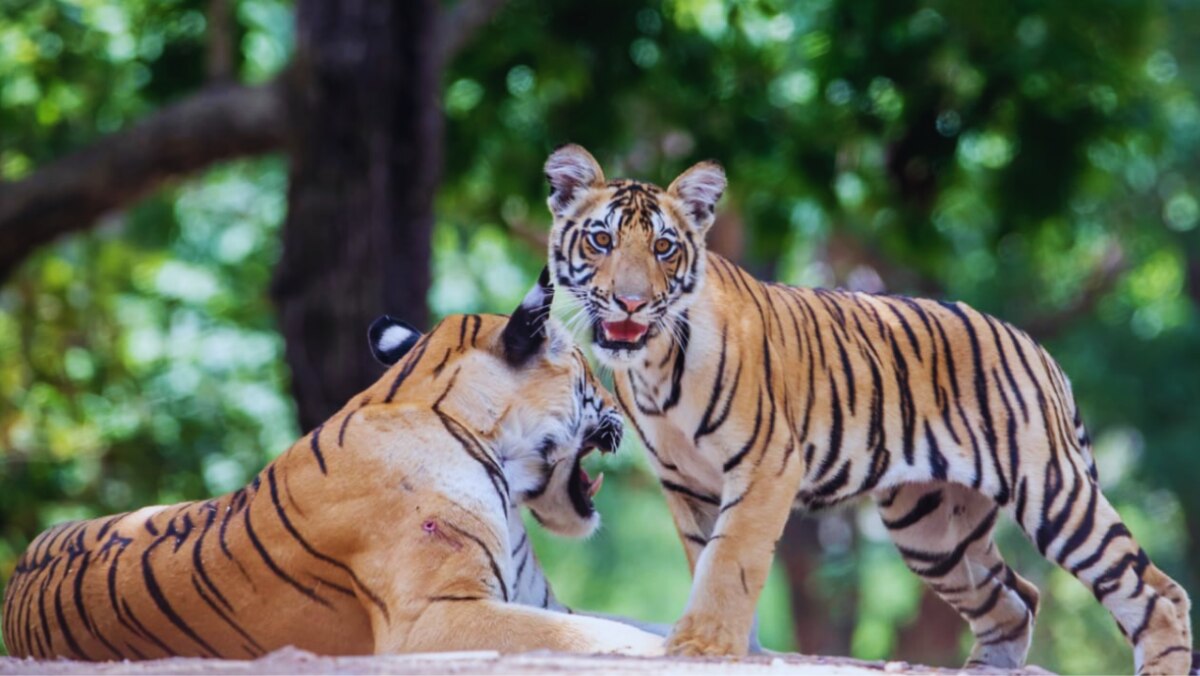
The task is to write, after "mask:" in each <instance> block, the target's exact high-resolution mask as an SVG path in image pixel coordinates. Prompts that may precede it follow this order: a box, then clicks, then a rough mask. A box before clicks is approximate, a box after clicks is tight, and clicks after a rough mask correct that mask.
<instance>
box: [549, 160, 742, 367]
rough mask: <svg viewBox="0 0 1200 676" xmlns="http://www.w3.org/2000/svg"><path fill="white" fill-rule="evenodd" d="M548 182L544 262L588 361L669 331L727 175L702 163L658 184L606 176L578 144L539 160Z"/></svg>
mask: <svg viewBox="0 0 1200 676" xmlns="http://www.w3.org/2000/svg"><path fill="white" fill-rule="evenodd" d="M545 170H546V180H547V181H549V182H550V198H549V200H548V203H549V205H550V213H551V214H552V215H553V217H554V227H553V229H552V230H551V233H550V267H551V269H552V270H553V271H554V279H555V282H556V283H557V284H558V286H560V287H562V288H564V289H566V290H567V291H568V292H569V293H570V294H571V297H572V298H573V299H574V300H576V301H577V302H578V303H579V304H580V305H581V306H582V308H583V311H584V312H586V317H587V318H588V320H589V321H590V323H591V326H592V334H593V338H592V340H593V344H594V347H595V353H596V357H597V358H598V359H600V361H601V362H603V363H605V364H608V365H610V366H614V367H624V366H627V365H629V364H630V363H631V362H633V361H634V360H635V359H636V358H637V356H638V355H639V353H640V352H641V351H642V350H643V349H644V348H645V346H646V342H647V341H648V340H650V339H653V338H655V337H657V336H659V335H669V334H670V332H671V331H672V330H673V323H674V321H675V320H677V319H679V318H680V316H681V315H682V313H683V312H684V310H686V309H687V307H688V305H689V304H690V303H691V302H692V300H693V298H694V296H695V293H696V290H697V289H698V288H700V284H701V282H702V280H703V278H704V261H705V255H704V254H705V244H704V237H705V235H706V234H707V232H708V229H709V228H710V227H711V226H712V223H713V217H714V211H715V207H716V203H717V200H719V199H720V198H721V194H722V193H723V192H724V191H725V171H724V170H723V169H722V168H721V166H720V165H719V164H717V163H715V162H711V161H706V162H700V163H699V164H696V165H694V166H692V167H691V168H690V169H688V170H687V171H685V172H683V173H682V174H680V175H679V177H678V178H676V179H675V180H674V181H672V182H671V185H670V186H669V187H668V188H667V189H666V190H663V189H662V188H660V187H658V186H656V185H652V184H649V183H642V182H639V181H631V180H615V181H606V180H605V179H604V173H603V172H602V171H601V170H600V165H599V164H597V163H596V160H595V159H594V158H593V157H592V156H591V154H589V153H588V151H586V150H584V149H583V148H581V147H579V146H577V145H566V146H562V147H561V148H559V149H558V150H555V151H554V153H553V154H552V155H550V158H549V159H548V160H546V168H545Z"/></svg>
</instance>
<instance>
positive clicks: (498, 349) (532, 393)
mask: <svg viewBox="0 0 1200 676" xmlns="http://www.w3.org/2000/svg"><path fill="white" fill-rule="evenodd" d="M553 298H554V288H553V286H552V285H551V283H550V276H549V271H548V270H543V271H542V276H541V278H540V279H539V280H538V283H537V284H536V285H535V286H534V287H533V288H532V289H531V290H530V291H529V293H528V294H527V295H526V296H525V298H524V300H523V301H522V302H521V304H520V305H519V306H518V307H517V309H516V310H515V311H514V312H513V314H512V315H511V316H510V317H505V316H502V315H451V316H448V317H446V318H445V319H443V320H442V321H441V322H439V323H438V325H437V326H435V327H434V328H433V329H432V330H431V331H430V332H429V333H428V334H424V335H422V334H421V333H420V332H419V331H417V330H416V329H414V328H413V327H411V326H409V325H407V324H405V323H404V322H401V321H400V320H397V319H394V318H392V317H388V316H386V315H385V316H383V317H380V318H379V319H377V320H375V322H374V323H373V324H372V325H371V328H370V330H369V332H368V333H369V339H370V344H371V349H372V352H373V353H374V354H375V357H376V358H377V359H378V360H379V361H381V362H383V363H384V364H387V365H390V366H392V369H391V370H390V371H389V374H388V375H385V376H384V378H383V379H381V381H380V384H379V386H377V387H378V389H377V390H376V392H375V393H374V394H373V395H372V396H375V397H384V396H386V394H385V393H388V392H391V394H392V396H393V398H394V400H395V401H397V403H399V402H401V401H402V402H403V403H404V404H406V405H411V404H419V405H421V406H428V407H429V408H430V409H431V410H432V412H433V414H434V415H436V416H438V417H439V420H440V421H441V423H440V424H442V425H445V426H446V427H447V429H448V430H449V431H450V433H451V434H452V435H454V436H455V437H460V438H459V439H458V441H459V442H461V443H462V444H463V445H464V449H463V451H462V452H464V453H468V452H474V451H478V449H477V448H468V447H471V446H473V445H474V444H475V443H478V444H480V445H481V446H482V447H483V448H484V449H486V451H487V452H489V454H491V456H492V460H493V461H494V462H495V463H496V465H498V466H499V467H500V468H501V470H502V473H503V476H504V480H503V484H506V485H507V491H508V499H509V501H510V504H524V505H525V506H526V507H528V508H529V509H530V511H532V513H533V515H534V516H535V517H536V518H537V520H538V521H539V522H540V523H542V525H544V526H545V527H547V528H548V529H549V530H551V531H553V532H556V533H559V534H561V535H566V536H571V537H581V536H586V535H589V534H591V533H592V532H593V531H594V530H595V529H596V527H597V526H598V525H599V523H600V517H599V515H598V514H597V512H596V508H595V506H594V504H593V503H592V498H593V496H594V495H595V494H596V491H598V490H599V488H600V484H601V482H602V480H603V474H600V475H597V476H596V477H595V478H592V477H591V476H589V475H588V473H587V471H586V470H585V469H584V468H583V466H582V462H583V459H584V458H585V457H586V456H587V455H588V454H589V453H591V452H592V451H594V450H599V451H600V452H602V453H611V452H613V451H615V450H616V449H617V446H619V445H620V443H621V436H622V433H623V430H624V428H623V424H622V419H621V414H620V411H619V409H618V408H617V406H616V405H615V403H614V401H613V397H612V395H611V394H610V393H609V392H608V390H607V389H605V387H604V386H603V385H602V384H601V383H600V381H599V379H597V378H596V375H595V374H594V373H593V372H592V369H591V367H590V366H589V365H588V362H587V360H586V359H585V358H584V355H583V353H582V352H581V351H580V349H579V347H578V346H577V345H576V344H575V343H574V341H573V340H572V339H571V337H570V336H569V335H568V334H567V332H566V330H565V329H564V328H563V327H562V326H561V325H560V324H559V323H558V321H557V320H554V319H552V318H550V304H551V301H552V300H553ZM389 376H391V377H390V378H389ZM401 378H402V381H401V384H400V385H399V386H395V385H394V383H396V382H397V381H398V380H400V379H401ZM393 387H394V388H395V391H392V388H393Z"/></svg>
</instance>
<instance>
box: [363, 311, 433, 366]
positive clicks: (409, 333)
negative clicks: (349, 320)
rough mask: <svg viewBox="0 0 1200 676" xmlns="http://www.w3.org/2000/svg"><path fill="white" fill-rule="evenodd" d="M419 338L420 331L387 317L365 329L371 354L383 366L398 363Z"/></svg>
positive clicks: (384, 316)
mask: <svg viewBox="0 0 1200 676" xmlns="http://www.w3.org/2000/svg"><path fill="white" fill-rule="evenodd" d="M420 338H421V332H420V331H418V330H416V329H414V328H413V327H411V326H409V325H408V324H406V323H405V322H402V321H400V320H399V319H396V318H395V317H389V316H388V315H383V316H382V317H380V318H379V319H376V320H375V321H373V322H371V328H369V329H367V341H368V342H369V343H370V344H371V354H373V355H375V359H377V360H378V361H379V363H381V364H383V365H384V366H391V365H392V364H395V363H396V362H398V361H400V358H401V357H403V356H404V355H406V354H408V351H409V350H411V349H412V346H413V345H416V344H417V341H418V340H420Z"/></svg>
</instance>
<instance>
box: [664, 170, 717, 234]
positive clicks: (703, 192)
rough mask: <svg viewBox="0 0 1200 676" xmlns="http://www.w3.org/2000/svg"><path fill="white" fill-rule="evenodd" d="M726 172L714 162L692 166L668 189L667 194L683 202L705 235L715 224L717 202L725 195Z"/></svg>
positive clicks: (672, 182) (697, 226)
mask: <svg viewBox="0 0 1200 676" xmlns="http://www.w3.org/2000/svg"><path fill="white" fill-rule="evenodd" d="M725 186H726V181H725V170H724V169H722V168H721V165H719V164H717V163H716V162H714V161H712V160H705V161H703V162H700V163H697V164H695V165H692V167H691V168H690V169H688V170H687V171H685V172H683V173H682V174H680V175H679V177H678V178H676V179H675V180H674V181H671V186H670V187H669V188H667V192H669V193H670V194H672V195H674V196H675V197H676V198H677V199H679V200H680V201H681V202H683V204H684V206H685V207H686V208H687V212H688V215H689V216H691V217H692V221H693V222H694V223H695V226H696V228H697V229H698V230H699V231H700V232H701V233H704V232H706V231H707V230H708V228H709V226H711V225H712V223H713V215H714V213H715V212H716V209H717V200H719V199H721V195H722V194H724V193H725Z"/></svg>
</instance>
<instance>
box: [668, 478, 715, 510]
mask: <svg viewBox="0 0 1200 676" xmlns="http://www.w3.org/2000/svg"><path fill="white" fill-rule="evenodd" d="M659 483H661V484H662V487H663V488H665V489H667V490H669V491H671V492H673V493H680V494H682V495H686V496H688V497H689V498H694V499H696V500H699V501H700V502H704V503H707V504H710V505H714V506H715V505H719V504H721V501H720V499H718V498H716V497H715V496H712V495H704V494H702V493H697V492H696V491H694V490H692V489H691V488H688V487H687V486H683V485H681V484H677V483H675V482H674V481H670V480H668V479H659Z"/></svg>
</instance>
